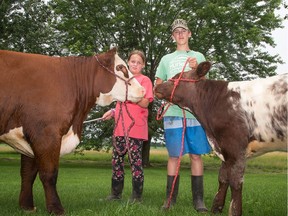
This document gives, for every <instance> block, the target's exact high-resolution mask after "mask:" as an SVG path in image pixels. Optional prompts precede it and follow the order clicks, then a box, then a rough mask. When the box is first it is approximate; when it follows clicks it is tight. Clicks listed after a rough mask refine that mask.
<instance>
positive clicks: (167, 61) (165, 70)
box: [155, 50, 206, 118]
mask: <svg viewBox="0 0 288 216" xmlns="http://www.w3.org/2000/svg"><path fill="white" fill-rule="evenodd" d="M188 57H194V58H196V59H197V63H198V64H199V63H201V62H203V61H206V59H205V57H204V55H203V54H202V53H200V52H196V51H193V50H190V51H177V50H176V51H175V52H173V53H170V54H167V55H165V56H163V57H162V59H161V61H160V63H159V66H158V68H157V70H156V74H155V77H158V78H160V79H162V80H163V81H167V80H168V79H170V78H172V77H173V76H175V75H176V74H177V73H180V72H181V71H182V70H183V67H184V64H185V62H186V60H187V58H188ZM189 70H191V68H190V67H189V64H187V65H186V67H185V70H184V71H189ZM191 100H192V98H191ZM185 112H186V113H185V115H186V118H195V117H194V116H193V115H192V114H191V113H189V112H187V111H185ZM164 116H179V117H183V111H182V109H181V108H179V107H178V106H177V105H171V106H170V107H169V108H168V110H167V111H166V113H165V115H164Z"/></svg>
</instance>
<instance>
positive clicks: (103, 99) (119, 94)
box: [96, 54, 145, 106]
mask: <svg viewBox="0 0 288 216" xmlns="http://www.w3.org/2000/svg"><path fill="white" fill-rule="evenodd" d="M119 64H122V65H125V67H126V68H128V67H127V65H126V63H125V62H124V61H123V60H122V59H121V58H120V57H119V56H118V55H117V54H116V55H115V66H114V72H115V74H117V75H118V76H120V77H121V78H123V79H124V80H128V79H127V78H125V77H124V74H123V73H122V72H121V71H117V70H116V66H117V65H119ZM132 76H133V74H132V73H131V72H130V71H129V78H131V77H132ZM129 83H130V85H128V90H126V88H127V87H126V83H125V82H124V81H123V80H121V79H119V78H117V77H116V83H115V84H114V86H113V88H112V90H111V91H110V92H108V93H105V94H103V93H100V96H99V97H98V98H97V100H96V103H97V104H98V105H100V106H107V105H109V104H111V103H112V102H113V101H121V102H124V101H125V100H126V93H128V96H127V100H129V101H132V102H138V101H140V100H141V99H142V98H143V97H144V95H145V89H144V88H143V87H142V86H141V85H140V84H139V82H138V81H137V80H136V79H131V80H130V81H129Z"/></svg>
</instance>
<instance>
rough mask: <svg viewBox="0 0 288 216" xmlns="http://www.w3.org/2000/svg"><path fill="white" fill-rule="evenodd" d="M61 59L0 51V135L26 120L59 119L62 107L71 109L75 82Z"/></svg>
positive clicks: (21, 124) (27, 121) (36, 121)
mask: <svg viewBox="0 0 288 216" xmlns="http://www.w3.org/2000/svg"><path fill="white" fill-rule="evenodd" d="M60 59H61V58H58V57H49V56H43V55H37V54H25V53H18V52H11V51H0V68H1V69H0V76H1V79H0V86H1V88H0V110H1V112H0V121H1V123H0V135H1V134H3V133H7V132H8V131H9V130H10V129H13V128H15V127H19V126H23V125H24V124H25V123H27V124H28V123H29V122H30V123H29V124H31V122H33V123H34V124H37V123H38V122H39V121H40V120H41V118H42V121H43V122H45V121H46V120H47V121H51V120H53V119H52V118H55V119H56V118H59V116H60V115H61V114H62V113H61V111H62V110H65V109H67V110H66V111H65V112H69V108H71V107H72V106H73V104H70V103H72V102H70V101H75V99H74V100H72V97H73V91H70V89H73V88H72V85H73V83H72V80H71V82H67V79H69V76H67V74H65V70H62V69H63V68H65V67H66V69H67V67H68V66H67V65H68V64H66V63H65V61H66V60H60ZM64 79H65V85H64V84H63V83H64V82H63V81H64ZM70 85H71V86H70ZM68 93H69V94H68ZM69 97H71V98H69ZM73 103H74V102H73ZM52 108H53V109H54V110H53V111H52V110H51V109H52ZM47 113H53V116H51V114H50V115H48V114H47ZM49 119H50V120H49ZM31 127H32V126H31Z"/></svg>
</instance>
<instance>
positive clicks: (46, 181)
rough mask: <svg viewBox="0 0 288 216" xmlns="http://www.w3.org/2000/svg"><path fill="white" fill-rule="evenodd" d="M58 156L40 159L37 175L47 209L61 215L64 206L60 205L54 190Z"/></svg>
mask: <svg viewBox="0 0 288 216" xmlns="http://www.w3.org/2000/svg"><path fill="white" fill-rule="evenodd" d="M47 156H48V155H47ZM58 158H59V155H58V156H57V158H56V157H55V158H54V159H53V158H52V157H49V158H44V159H42V160H41V164H40V167H41V168H40V167H39V177H40V180H41V181H42V184H43V187H44V191H45V198H46V208H47V211H48V212H49V213H53V214H55V215H63V214H64V208H63V207H62V204H61V201H60V198H59V196H58V193H57V190H56V184H57V177H58V160H59V159H58Z"/></svg>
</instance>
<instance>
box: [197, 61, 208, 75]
mask: <svg viewBox="0 0 288 216" xmlns="http://www.w3.org/2000/svg"><path fill="white" fill-rule="evenodd" d="M210 68H211V63H210V62H208V61H205V62H201V63H200V64H199V65H198V67H197V69H196V73H197V75H198V76H199V77H203V76H205V75H206V74H207V73H208V71H209V70H210Z"/></svg>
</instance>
